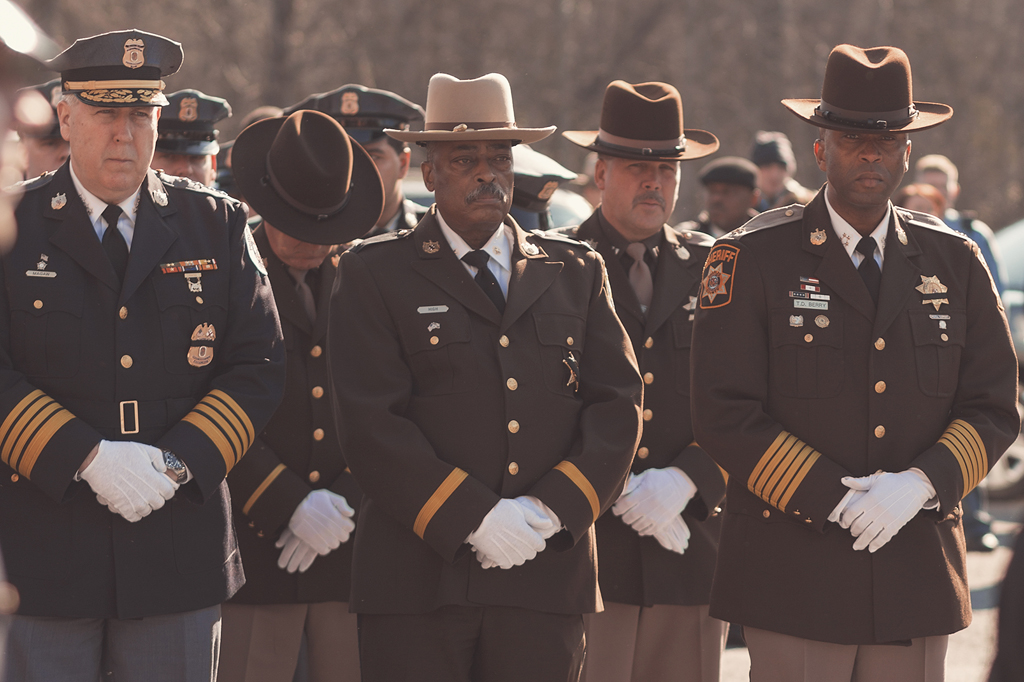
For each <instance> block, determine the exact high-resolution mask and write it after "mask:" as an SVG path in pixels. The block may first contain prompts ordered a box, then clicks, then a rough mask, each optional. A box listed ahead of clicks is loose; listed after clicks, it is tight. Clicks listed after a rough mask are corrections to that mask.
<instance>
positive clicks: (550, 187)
mask: <svg viewBox="0 0 1024 682" xmlns="http://www.w3.org/2000/svg"><path fill="white" fill-rule="evenodd" d="M556 189H558V182H557V181H555V180H552V181H551V182H549V183H547V184H545V185H544V189H542V190H541V191H540V193H539V194H537V198H538V199H543V200H544V201H547V200H548V199H550V198H551V195H552V194H554V193H555V190H556Z"/></svg>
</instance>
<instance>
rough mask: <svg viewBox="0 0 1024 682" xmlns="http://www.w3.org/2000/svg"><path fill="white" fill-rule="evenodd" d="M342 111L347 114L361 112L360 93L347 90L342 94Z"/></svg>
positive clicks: (353, 114)
mask: <svg viewBox="0 0 1024 682" xmlns="http://www.w3.org/2000/svg"><path fill="white" fill-rule="evenodd" d="M341 113H342V114H344V115H345V116H355V115H356V114H358V113H359V93H358V92H345V93H342V95H341Z"/></svg>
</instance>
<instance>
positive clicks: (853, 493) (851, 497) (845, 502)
mask: <svg viewBox="0 0 1024 682" xmlns="http://www.w3.org/2000/svg"><path fill="white" fill-rule="evenodd" d="M883 473H885V472H884V471H882V470H881V469H879V470H878V471H876V472H875V473H873V474H871V475H870V476H861V477H860V478H858V479H856V480H858V481H864V484H862V485H861V486H860V487H859V488H850V489H849V490H847V491H846V494H845V495H843V499H841V500H840V501H839V504H837V505H836V508H835V509H833V510H832V513H831V514H829V515H828V520H829V521H831V522H832V523H839V519H840V518H841V517H842V514H843V511H845V510H846V508H847V507H848V506H850V504H851V503H853V502H856V501H857V500H859V499H860V498H862V497H864V496H865V495H867V494H868V493H867V491H868V489H870V488H871V486H872V485H873V484H874V482H875V481H876V480H878V477H879V476H881V475H882V474H883ZM846 478H850V476H847V477H846ZM843 483H844V484H845V483H846V481H845V479H844V480H843ZM849 527H850V526H849V525H846V526H843V528H849Z"/></svg>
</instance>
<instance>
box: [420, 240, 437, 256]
mask: <svg viewBox="0 0 1024 682" xmlns="http://www.w3.org/2000/svg"><path fill="white" fill-rule="evenodd" d="M440 250H441V245H440V244H438V243H437V242H435V241H434V240H433V239H428V240H427V241H425V242H423V253H429V254H431V255H433V254H435V253H437V252H438V251H440Z"/></svg>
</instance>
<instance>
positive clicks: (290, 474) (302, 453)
mask: <svg viewBox="0 0 1024 682" xmlns="http://www.w3.org/2000/svg"><path fill="white" fill-rule="evenodd" d="M253 237H254V238H255V240H256V244H257V245H258V246H259V248H260V253H262V254H263V259H264V261H265V262H266V264H267V272H268V273H269V275H270V282H271V284H272V285H273V286H274V294H275V296H274V298H275V300H276V301H277V309H278V312H279V313H280V315H281V328H282V330H283V331H284V342H285V347H286V349H287V353H286V356H285V357H286V361H287V368H288V373H287V380H286V382H285V389H284V400H283V401H282V402H281V406H280V407H279V408H278V409H277V412H275V413H274V416H273V417H272V418H271V420H270V422H269V423H268V424H267V427H266V428H265V429H263V433H261V434H260V435H259V436H257V438H256V441H255V443H253V446H252V449H250V450H249V454H247V455H246V456H245V459H243V460H242V461H241V462H239V464H238V466H236V467H235V468H234V469H232V471H231V475H230V476H229V477H228V487H229V488H230V489H231V499H232V502H233V503H234V510H235V515H236V518H237V519H238V545H239V548H240V549H241V551H242V564H243V566H244V567H245V578H246V582H245V586H244V587H243V588H242V589H241V590H240V591H239V592H238V594H236V595H235V597H234V600H233V601H235V602H237V603H241V604H293V603H295V604H304V603H316V602H325V601H341V602H344V601H348V592H349V580H350V576H351V570H352V569H351V566H352V542H351V540H350V541H349V542H346V543H344V544H342V545H341V546H340V547H338V549H336V550H334V551H332V552H331V553H329V554H327V555H326V556H318V557H317V558H316V561H314V562H313V565H312V566H311V567H310V568H309V570H308V571H306V572H305V573H288V572H287V571H285V570H283V569H281V568H278V566H277V559H278V557H279V556H280V554H281V550H280V549H278V548H277V547H275V546H274V542H275V541H276V540H277V538H278V536H279V535H280V534H281V531H283V530H284V529H285V528H287V527H288V521H289V520H290V519H291V517H292V514H293V513H294V512H295V508H296V507H298V506H299V503H301V502H302V500H304V499H305V498H306V496H307V495H308V494H309V493H310V492H312V491H313V490H316V489H319V488H328V489H329V490H331V492H334V493H337V494H339V495H343V496H344V497H345V499H346V500H347V501H348V503H349V505H350V506H351V507H352V508H353V509H356V510H358V509H359V500H360V498H361V497H362V493H361V491H360V490H359V486H358V485H357V484H356V482H355V479H353V478H352V474H351V473H349V472H348V469H347V465H346V464H345V457H344V456H343V455H342V453H341V446H340V445H339V444H338V434H337V429H336V428H335V426H334V411H333V409H332V407H331V393H332V389H331V382H330V377H329V376H328V373H327V353H326V352H325V351H326V347H327V346H326V343H327V320H328V317H329V311H330V299H331V290H332V289H333V287H334V275H335V273H336V272H337V266H336V265H335V263H336V262H337V258H338V256H329V257H327V258H326V259H325V260H324V262H323V264H322V265H321V266H320V271H319V292H316V291H314V293H313V295H314V297H315V299H316V310H317V317H316V323H315V324H312V323H310V321H309V316H308V315H307V314H306V309H305V308H304V307H303V304H302V301H301V300H300V299H299V294H298V293H297V292H296V290H295V281H294V280H293V279H292V277H291V275H290V274H289V273H288V269H287V266H286V265H285V264H284V263H283V262H282V261H281V259H280V258H278V257H277V254H275V253H274V251H273V249H271V248H270V242H269V241H268V240H267V235H266V232H265V230H264V229H263V228H262V227H260V228H258V229H257V230H256V231H255V232H254V234H253ZM355 521H356V523H358V522H359V521H358V518H356V519H355Z"/></svg>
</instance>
